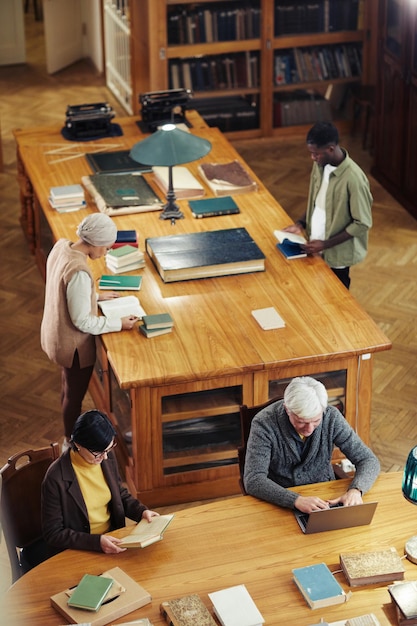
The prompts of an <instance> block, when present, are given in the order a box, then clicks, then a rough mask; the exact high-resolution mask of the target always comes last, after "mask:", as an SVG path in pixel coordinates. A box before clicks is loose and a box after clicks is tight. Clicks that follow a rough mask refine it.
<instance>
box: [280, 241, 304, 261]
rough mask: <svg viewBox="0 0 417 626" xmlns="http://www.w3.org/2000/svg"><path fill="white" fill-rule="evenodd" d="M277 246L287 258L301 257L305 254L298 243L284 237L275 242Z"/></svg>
mask: <svg viewBox="0 0 417 626" xmlns="http://www.w3.org/2000/svg"><path fill="white" fill-rule="evenodd" d="M277 248H278V250H279V251H280V252H282V254H283V255H284V256H285V258H287V259H301V258H303V257H305V256H307V253H306V252H305V251H304V250H303V249H302V247H301V245H300V244H299V243H296V242H295V241H290V240H289V239H284V241H283V242H282V243H277Z"/></svg>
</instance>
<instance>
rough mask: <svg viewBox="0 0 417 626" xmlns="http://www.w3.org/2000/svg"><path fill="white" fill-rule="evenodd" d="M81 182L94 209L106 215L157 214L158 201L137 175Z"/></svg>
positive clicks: (86, 178)
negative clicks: (90, 198) (94, 205)
mask: <svg viewBox="0 0 417 626" xmlns="http://www.w3.org/2000/svg"><path fill="white" fill-rule="evenodd" d="M81 182H82V184H83V185H84V187H85V188H86V189H87V191H88V193H89V194H90V196H91V197H92V199H93V201H94V202H95V204H96V206H97V208H98V210H99V211H100V212H101V213H106V214H107V215H126V214H130V213H143V212H146V211H160V210H161V209H162V201H161V199H160V198H159V197H158V196H157V194H156V193H155V192H154V190H153V189H152V187H151V186H150V185H149V183H148V182H147V180H145V178H143V176H141V175H140V174H93V175H92V176H83V177H82V178H81Z"/></svg>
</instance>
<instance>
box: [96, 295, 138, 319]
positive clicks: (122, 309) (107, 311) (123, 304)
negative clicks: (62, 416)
mask: <svg viewBox="0 0 417 626" xmlns="http://www.w3.org/2000/svg"><path fill="white" fill-rule="evenodd" d="M98 305H99V307H100V309H101V310H102V313H103V315H105V316H106V317H112V318H115V317H117V318H118V319H120V318H122V317H127V316H128V315H135V316H136V317H138V318H140V319H142V317H143V316H144V315H146V313H145V311H144V309H143V308H142V307H141V305H140V303H139V299H138V298H137V297H136V296H122V297H121V298H114V300H102V301H100V302H99V303H98Z"/></svg>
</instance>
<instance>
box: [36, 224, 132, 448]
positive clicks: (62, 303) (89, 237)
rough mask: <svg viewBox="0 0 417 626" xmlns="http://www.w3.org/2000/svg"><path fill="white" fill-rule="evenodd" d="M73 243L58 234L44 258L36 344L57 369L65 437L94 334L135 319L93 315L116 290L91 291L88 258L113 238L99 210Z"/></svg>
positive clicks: (92, 353)
mask: <svg viewBox="0 0 417 626" xmlns="http://www.w3.org/2000/svg"><path fill="white" fill-rule="evenodd" d="M77 235H78V239H77V241H75V242H74V243H73V242H72V241H69V240H68V239H59V240H58V241H57V242H56V244H55V245H54V247H53V248H52V250H51V252H50V254H49V256H48V260H47V263H46V286H45V306H44V312H43V318H42V324H41V346H42V349H43V350H44V352H46V354H47V355H48V357H49V358H50V359H51V361H53V362H54V363H57V364H58V365H60V366H61V368H62V383H61V408H62V416H63V420H64V431H65V433H64V434H65V439H64V444H63V449H64V450H65V449H66V448H67V447H68V442H69V439H70V437H71V433H72V430H73V427H74V424H75V421H76V419H77V418H78V416H79V415H80V414H81V412H82V411H81V408H82V402H83V399H84V396H85V394H86V393H87V389H88V385H89V382H90V379H91V376H92V373H93V368H94V363H95V360H96V343H95V335H101V334H103V333H110V332H115V331H120V330H131V329H132V328H133V327H134V324H135V322H136V321H137V318H136V317H135V316H133V315H129V316H127V317H122V318H121V319H108V318H106V317H104V316H99V315H98V308H97V301H98V300H109V299H111V298H117V297H118V294H117V292H114V291H110V292H106V293H105V294H103V295H99V296H98V295H97V294H96V290H95V284H94V278H93V275H92V273H91V270H90V268H89V265H88V259H91V260H95V259H100V258H101V257H102V256H104V255H105V254H106V252H107V251H108V250H109V248H111V246H112V245H113V244H114V242H115V241H116V237H117V228H116V225H115V224H114V222H113V220H112V219H111V218H110V217H109V216H108V215H105V214H104V213H92V214H91V215H88V216H87V217H86V218H85V219H84V220H83V221H82V222H81V223H80V224H79V226H78V228H77Z"/></svg>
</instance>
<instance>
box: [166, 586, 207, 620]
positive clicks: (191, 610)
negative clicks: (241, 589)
mask: <svg viewBox="0 0 417 626" xmlns="http://www.w3.org/2000/svg"><path fill="white" fill-rule="evenodd" d="M159 610H160V612H161V615H162V616H163V618H164V619H165V620H166V621H167V623H168V624H169V625H170V626H197V625H198V626H217V624H216V622H215V621H214V619H213V617H212V616H211V614H210V612H209V610H208V608H207V607H206V605H205V604H204V602H203V601H202V600H201V598H200V596H199V595H197V594H196V593H193V594H190V595H188V596H182V597H181V598H174V599H172V600H166V601H165V602H161V605H160V607H159Z"/></svg>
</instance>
